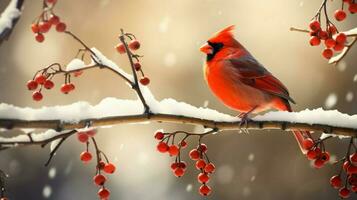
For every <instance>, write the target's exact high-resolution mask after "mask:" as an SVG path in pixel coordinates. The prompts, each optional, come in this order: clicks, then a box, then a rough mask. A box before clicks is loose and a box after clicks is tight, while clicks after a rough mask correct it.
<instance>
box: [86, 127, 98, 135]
mask: <svg viewBox="0 0 357 200" xmlns="http://www.w3.org/2000/svg"><path fill="white" fill-rule="evenodd" d="M86 134H87V135H88V136H89V137H93V136H95V134H97V130H96V129H91V130H88V131H86Z"/></svg>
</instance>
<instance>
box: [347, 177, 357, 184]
mask: <svg viewBox="0 0 357 200" xmlns="http://www.w3.org/2000/svg"><path fill="white" fill-rule="evenodd" d="M348 183H349V184H351V185H357V175H356V174H353V175H349V176H348Z"/></svg>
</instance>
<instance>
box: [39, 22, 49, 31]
mask: <svg viewBox="0 0 357 200" xmlns="http://www.w3.org/2000/svg"><path fill="white" fill-rule="evenodd" d="M38 26H39V30H40V32H41V33H47V32H48V31H49V30H50V29H51V23H50V22H48V21H43V22H40V23H39V24H38Z"/></svg>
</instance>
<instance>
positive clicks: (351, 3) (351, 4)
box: [335, 0, 357, 21]
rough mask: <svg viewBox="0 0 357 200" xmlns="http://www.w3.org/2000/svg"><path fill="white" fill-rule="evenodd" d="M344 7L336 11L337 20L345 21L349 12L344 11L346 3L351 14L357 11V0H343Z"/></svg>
mask: <svg viewBox="0 0 357 200" xmlns="http://www.w3.org/2000/svg"><path fill="white" fill-rule="evenodd" d="M342 1H343V3H342V8H341V9H338V10H336V11H335V19H336V20H337V21H343V20H345V19H346V17H347V13H346V12H345V11H344V3H345V4H347V5H348V11H349V12H350V13H351V14H355V13H357V2H356V1H355V0H342Z"/></svg>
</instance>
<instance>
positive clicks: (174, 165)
mask: <svg viewBox="0 0 357 200" xmlns="http://www.w3.org/2000/svg"><path fill="white" fill-rule="evenodd" d="M170 167H171V169H172V170H175V169H176V168H178V167H179V163H177V162H173V163H171V165H170Z"/></svg>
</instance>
